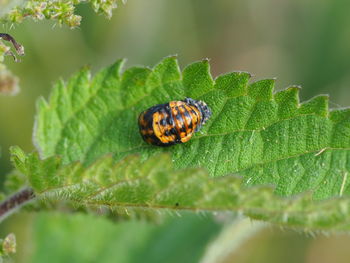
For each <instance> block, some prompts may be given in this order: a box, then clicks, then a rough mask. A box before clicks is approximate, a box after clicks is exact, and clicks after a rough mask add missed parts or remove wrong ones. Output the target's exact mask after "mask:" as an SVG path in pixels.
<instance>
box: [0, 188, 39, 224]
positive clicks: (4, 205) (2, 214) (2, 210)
mask: <svg viewBox="0 0 350 263" xmlns="http://www.w3.org/2000/svg"><path fill="white" fill-rule="evenodd" d="M34 197H35V194H34V191H33V189H32V188H24V189H22V190H19V191H18V192H17V193H15V194H13V195H12V196H10V197H9V198H7V199H6V200H4V201H3V202H1V203H0V222H1V221H3V220H4V219H5V218H6V217H7V216H8V215H10V214H11V213H12V212H14V211H15V210H16V209H17V208H19V207H20V206H22V205H23V204H25V203H27V202H29V201H31V200H33V199H34Z"/></svg>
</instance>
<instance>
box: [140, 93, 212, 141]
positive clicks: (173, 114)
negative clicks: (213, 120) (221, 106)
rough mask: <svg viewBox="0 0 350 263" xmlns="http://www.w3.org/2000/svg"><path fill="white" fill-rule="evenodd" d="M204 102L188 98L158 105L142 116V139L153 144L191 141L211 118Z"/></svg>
mask: <svg viewBox="0 0 350 263" xmlns="http://www.w3.org/2000/svg"><path fill="white" fill-rule="evenodd" d="M210 116H211V110H210V108H209V107H208V106H207V104H205V103H204V102H203V101H198V100H194V99H191V98H186V99H184V100H180V101H170V102H169V103H165V104H159V105H155V106H153V107H151V108H149V109H147V110H145V111H144V112H142V113H141V114H140V116H139V128H140V133H141V136H142V138H143V139H144V140H145V141H146V142H147V143H149V144H153V145H157V146H170V145H174V144H178V143H184V142H187V141H188V140H189V139H191V137H192V135H193V134H194V133H195V132H197V131H199V129H200V128H201V127H202V125H203V124H204V123H206V121H207V120H208V119H209V118H210Z"/></svg>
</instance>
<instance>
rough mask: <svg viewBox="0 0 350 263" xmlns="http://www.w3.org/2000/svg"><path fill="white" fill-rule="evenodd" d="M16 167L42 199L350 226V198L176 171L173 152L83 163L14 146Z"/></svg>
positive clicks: (319, 227)
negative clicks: (280, 191) (280, 192)
mask: <svg viewBox="0 0 350 263" xmlns="http://www.w3.org/2000/svg"><path fill="white" fill-rule="evenodd" d="M12 156H13V158H12V159H13V162H14V164H15V166H16V168H17V169H19V170H20V171H21V172H22V173H24V174H26V175H27V176H28V179H29V182H30V183H31V185H32V186H33V187H34V189H35V191H36V193H37V195H38V196H39V197H41V198H43V199H50V200H68V201H72V202H75V203H77V204H78V205H86V206H93V207H108V208H111V209H113V210H114V209H115V210H117V211H120V210H121V211H124V210H133V208H137V209H140V208H141V209H152V210H154V209H163V210H164V209H167V210H175V209H176V210H190V211H218V212H223V211H236V212H240V213H243V214H245V215H247V216H249V217H251V218H255V219H260V220H266V221H269V222H273V223H277V224H279V225H284V226H293V227H302V228H306V229H309V230H310V229H316V230H329V229H332V230H349V229H350V224H349V222H350V209H349V207H350V199H349V198H344V197H343V198H334V199H331V200H326V201H325V200H323V201H313V200H312V196H311V194H304V195H301V196H298V197H294V198H283V197H277V196H276V195H275V194H274V193H273V188H272V187H266V186H259V187H251V188H244V187H242V185H241V184H242V179H241V178H238V177H234V176H224V177H216V178H213V177H212V178H209V175H208V173H207V172H206V171H205V170H204V169H200V168H187V169H181V170H175V169H174V167H173V165H172V162H171V159H170V156H169V155H168V154H164V153H163V154H157V155H154V156H152V157H150V158H148V159H147V160H146V161H142V160H141V158H140V157H139V156H135V155H129V156H128V157H126V158H124V159H123V160H121V161H118V162H115V161H114V160H113V158H112V156H110V155H107V156H104V157H101V158H99V159H98V160H97V161H95V162H94V163H92V164H91V165H89V166H88V167H84V165H82V164H81V162H73V163H71V164H68V165H63V163H62V159H61V158H58V157H56V156H54V157H49V158H47V159H45V160H41V159H40V158H39V156H38V154H37V153H33V154H29V155H25V154H24V153H23V152H22V151H21V150H20V149H19V148H12Z"/></svg>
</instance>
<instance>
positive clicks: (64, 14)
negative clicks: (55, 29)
mask: <svg viewBox="0 0 350 263" xmlns="http://www.w3.org/2000/svg"><path fill="white" fill-rule="evenodd" d="M14 2H15V1H10V2H8V1H6V0H2V1H0V8H1V11H0V22H2V23H12V24H18V23H22V22H23V20H24V19H29V18H30V19H33V20H35V21H38V20H43V19H48V20H55V21H57V22H58V23H59V24H60V25H62V24H66V25H67V26H69V27H71V28H74V27H77V26H79V25H80V21H81V16H79V15H76V14H75V6H76V5H78V4H79V3H81V2H88V3H90V4H91V6H92V8H93V9H94V11H95V12H96V13H102V14H104V15H106V16H107V17H108V18H111V17H112V11H113V9H114V8H116V7H117V2H118V0H73V1H67V0H47V1H43V0H22V1H17V3H14Z"/></svg>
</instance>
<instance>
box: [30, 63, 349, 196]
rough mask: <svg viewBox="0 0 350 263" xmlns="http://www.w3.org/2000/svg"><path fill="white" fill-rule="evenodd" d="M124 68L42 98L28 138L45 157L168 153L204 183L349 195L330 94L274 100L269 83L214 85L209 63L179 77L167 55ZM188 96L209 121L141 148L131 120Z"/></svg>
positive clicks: (343, 139)
mask: <svg viewBox="0 0 350 263" xmlns="http://www.w3.org/2000/svg"><path fill="white" fill-rule="evenodd" d="M121 66H122V61H118V62H116V63H115V64H114V65H112V66H110V67H108V68H106V69H104V70H102V71H101V72H99V73H98V74H96V76H95V77H93V78H91V76H90V73H89V70H88V69H86V68H85V69H83V70H81V71H80V72H79V73H77V74H76V75H75V76H73V77H72V78H71V79H70V80H69V81H68V82H67V83H65V82H63V81H60V82H58V83H57V84H56V86H55V87H54V89H53V91H52V94H51V97H50V99H49V100H48V101H45V100H44V99H41V100H40V101H39V103H38V114H37V120H36V130H35V134H34V141H35V143H36V145H37V148H38V149H39V151H40V153H41V157H42V158H47V157H50V156H54V155H60V156H62V161H63V163H64V164H69V163H71V162H73V161H77V160H80V161H81V162H82V163H83V164H84V165H88V164H91V163H92V162H93V161H94V160H96V159H97V158H99V157H100V156H102V155H104V154H106V153H111V154H113V156H114V160H116V161H118V160H121V159H123V158H124V157H126V156H127V155H129V154H135V153H137V154H140V155H141V156H142V160H147V159H148V158H149V157H150V156H153V155H154V154H158V153H160V152H170V153H171V156H172V160H173V163H174V166H175V168H176V169H180V168H189V167H203V168H206V169H207V171H208V172H209V175H210V176H213V177H217V176H224V175H229V174H238V175H240V176H242V177H243V181H244V185H246V186H252V185H262V184H264V185H266V184H272V185H275V186H276V190H275V192H276V193H278V194H279V195H282V196H291V195H295V194H298V193H301V192H305V191H312V193H313V198H314V199H325V198H329V197H336V196H342V195H347V194H349V193H350V187H349V182H350V181H349V180H348V172H349V166H350V163H349V158H350V155H349V145H350V136H349V134H350V133H349V131H350V121H349V116H350V111H349V109H339V110H333V111H329V110H328V97H327V96H317V97H315V98H313V99H311V100H309V101H307V102H304V103H301V104H300V103H299V97H298V92H299V88H298V87H289V88H287V89H285V90H283V91H280V92H277V93H273V89H274V83H275V81H274V80H269V79H267V80H261V81H257V82H253V83H250V84H249V79H250V75H249V74H248V73H245V72H233V73H228V74H225V75H221V76H219V77H217V78H216V79H215V80H213V78H212V76H211V75H210V73H209V63H208V61H207V60H203V61H201V62H197V63H193V64H191V65H189V66H187V67H186V68H185V69H184V70H183V72H182V73H181V72H180V70H179V67H178V64H177V60H176V58H174V57H168V58H165V59H164V60H163V61H162V62H161V63H159V64H158V65H156V66H155V67H154V68H153V69H149V68H146V67H132V68H129V69H127V70H126V71H124V72H123V73H121ZM185 97H191V98H194V99H201V100H203V101H205V102H206V103H207V104H208V105H209V106H210V108H211V109H212V111H213V116H212V118H211V119H210V120H209V121H208V123H207V124H206V125H205V126H204V127H203V128H202V130H201V131H200V132H199V133H197V134H196V135H195V136H194V138H192V139H191V140H190V141H189V142H188V143H185V144H182V145H176V146H173V147H169V148H159V147H155V146H150V145H147V144H146V143H144V142H143V141H142V139H141V136H140V135H139V131H138V126H137V118H138V115H139V113H140V112H141V111H143V110H145V109H147V108H148V107H150V106H153V105H155V104H159V103H165V102H168V101H171V100H182V99H184V98H185Z"/></svg>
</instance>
